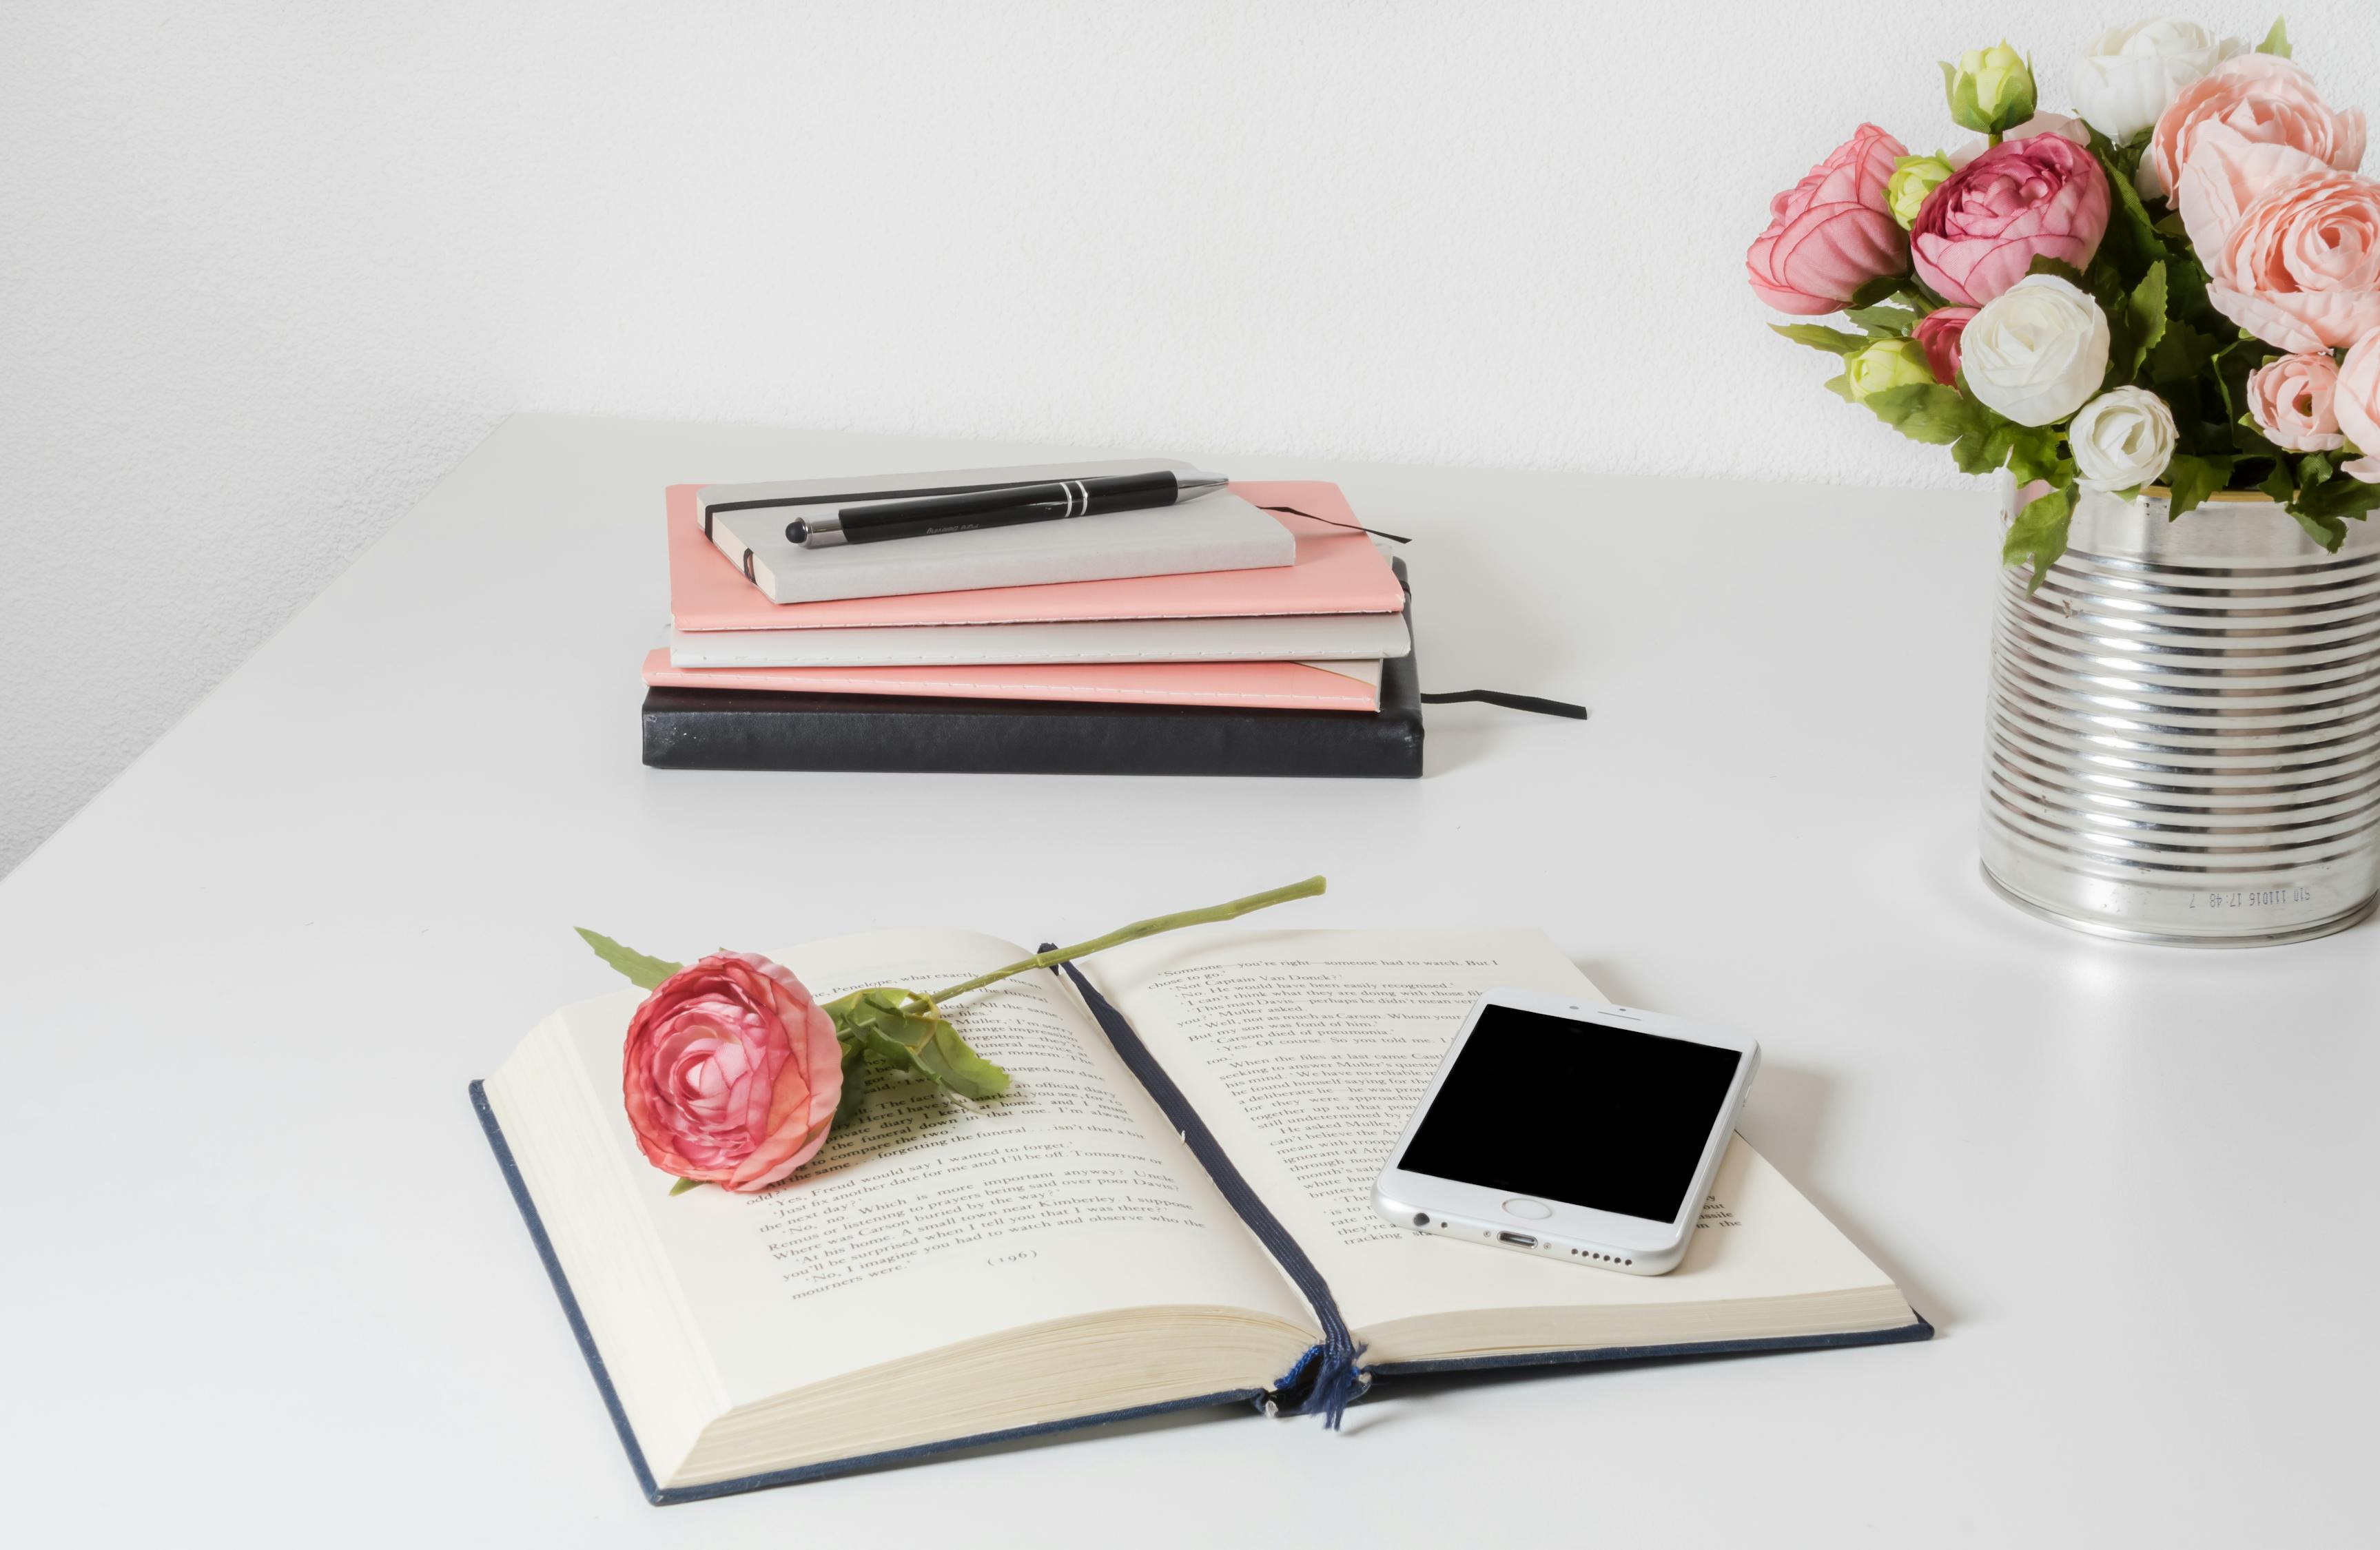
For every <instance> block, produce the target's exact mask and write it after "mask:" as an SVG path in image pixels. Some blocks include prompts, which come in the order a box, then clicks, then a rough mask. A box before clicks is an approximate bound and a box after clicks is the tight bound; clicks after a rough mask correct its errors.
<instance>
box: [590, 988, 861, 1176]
mask: <svg viewBox="0 0 2380 1550" xmlns="http://www.w3.org/2000/svg"><path fill="white" fill-rule="evenodd" d="M621 1069H622V1080H621V1086H622V1089H623V1092H624V1094H625V1097H626V1099H627V1108H628V1123H629V1125H630V1126H631V1127H632V1128H633V1129H634V1130H635V1131H636V1132H637V1145H638V1146H639V1147H641V1148H643V1150H644V1154H645V1156H646V1157H647V1158H648V1159H649V1160H650V1162H651V1163H652V1165H653V1166H654V1167H655V1168H659V1169H666V1170H668V1171H669V1172H672V1173H674V1174H676V1175H677V1176H678V1177H679V1178H681V1179H699V1180H703V1181H708V1182H710V1183H713V1184H718V1185H720V1186H722V1188H725V1189H729V1190H734V1191H737V1192H739V1193H749V1192H751V1191H754V1190H759V1189H763V1188H766V1187H767V1186H769V1185H771V1184H773V1183H775V1182H777V1181H779V1180H781V1179H783V1178H784V1177H785V1176H786V1175H787V1174H789V1173H791V1172H793V1171H794V1169H797V1168H799V1167H801V1166H802V1164H804V1163H806V1162H807V1161H809V1160H810V1157H811V1156H812V1155H813V1154H815V1153H816V1152H817V1151H818V1149H819V1148H820V1146H821V1145H823V1144H825V1142H826V1132H827V1130H828V1128H829V1127H830V1126H831V1125H832V1124H833V1122H834V1106H835V1105H836V1103H837V1102H839V1101H840V1100H841V1099H842V1097H843V1048H842V1047H841V1046H840V1045H838V1044H837V1043H836V1042H835V1037H834V1019H832V1018H831V1017H829V1016H828V1015H827V1014H826V1012H825V1011H823V1010H822V1009H820V1006H819V1004H818V1003H817V1002H816V1001H814V1000H812V999H810V993H809V992H808V991H807V990H805V989H803V988H802V982H801V981H800V980H797V979H795V977H794V976H793V975H790V974H787V973H786V972H785V971H784V970H783V968H780V967H779V966H778V965H776V964H774V963H771V962H769V960H767V959H765V958H761V957H759V956H757V955H755V954H752V953H748V952H722V953H715V954H713V955H712V956H710V957H709V958H706V959H704V960H702V962H700V963H696V964H693V965H691V966H689V967H687V968H684V969H681V970H679V971H678V972H677V973H676V974H674V975H670V977H669V978H667V979H665V980H663V981H662V983H661V984H660V985H658V986H656V987H654V988H653V993H652V994H651V995H650V996H648V997H646V998H645V1002H644V1005H642V1006H640V1007H638V1008H637V1015H636V1016H635V1018H633V1019H632V1020H631V1021H630V1022H629V1023H628V1037H627V1044H626V1047H625V1049H624V1050H623V1052H622V1057H621Z"/></svg>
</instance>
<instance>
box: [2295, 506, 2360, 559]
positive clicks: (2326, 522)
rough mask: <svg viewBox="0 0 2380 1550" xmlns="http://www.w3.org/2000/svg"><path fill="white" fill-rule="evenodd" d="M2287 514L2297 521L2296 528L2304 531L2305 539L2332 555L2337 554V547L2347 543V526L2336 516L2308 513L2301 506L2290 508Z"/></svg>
mask: <svg viewBox="0 0 2380 1550" xmlns="http://www.w3.org/2000/svg"><path fill="white" fill-rule="evenodd" d="M2289 515H2291V516H2294V517H2296V518H2297V519H2298V526H2299V527H2302V528H2304V529H2305V530H2306V537H2308V538H2310V539H2313V541H2314V542H2316V543H2318V544H2320V545H2322V547H2323V548H2325V549H2326V550H2328V551H2331V552H2332V553H2333V554H2336V553H2338V546H2339V545H2340V544H2343V543H2345V542H2346V541H2347V524H2346V523H2345V522H2344V521H2342V520H2340V519H2339V518H2338V517H2336V516H2332V515H2328V514H2327V513H2325V512H2310V511H2307V510H2306V509H2305V508H2304V507H2302V506H2291V507H2289Z"/></svg>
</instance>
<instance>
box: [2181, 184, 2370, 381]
mask: <svg viewBox="0 0 2380 1550" xmlns="http://www.w3.org/2000/svg"><path fill="white" fill-rule="evenodd" d="M2251 149H2252V150H2253V151H2271V150H2274V149H2276V148H2273V147H2267V146H2255V147H2252V148H2251ZM2287 154H2289V155H2295V154H2296V152H2288V153H2287ZM2213 160H2214V158H2213V157H2212V156H2211V155H2207V154H2202V155H2201V157H2200V159H2199V160H2198V161H2196V162H2192V163H2191V164H2190V166H2189V168H2188V169H2186V170H2185V171H2184V172H2183V174H2182V183H2183V186H2184V188H2185V190H2186V193H2185V198H2188V199H2190V200H2191V202H2192V209H2193V211H2194V212H2196V213H2197V214H2199V215H2200V216H2201V217H2202V218H2204V215H2205V210H2204V206H2203V205H2202V204H2201V203H2200V201H2199V200H2198V199H2197V193H2198V187H2199V185H2200V183H2201V181H2202V172H2201V168H2202V167H2203V166H2204V165H2205V164H2207V163H2211V162H2212V161H2213ZM2192 235H2193V236H2195V233H2193V234H2192ZM2199 257H2200V258H2201V259H2202V260H2204V261H2205V264H2206V276H2207V286H2206V299H2207V300H2208V301H2210V302H2212V303H2213V304H2214V306H2215V309H2216V311H2218V312H2220V313H2222V314H2223V315H2224V316H2225V317H2227V318H2228V319H2230V320H2231V321H2233V322H2235V323H2238V324H2239V325H2240V327H2241V328H2244V329H2246V330H2247V331H2248V332H2249V333H2253V334H2254V335H2255V336H2256V337H2257V338H2259V339H2262V340H2264V341H2265V343H2266V344H2269V345H2278V346H2280V347H2281V348H2282V349H2284V350H2292V351H2298V352H2309V351H2314V350H2329V349H2337V348H2339V347H2340V346H2343V345H2352V344H2354V343H2355V342H2356V341H2358V340H2360V339H2362V337H2363V336H2364V335H2365V334H2367V333H2371V332H2372V331H2373V330H2374V329H2375V328H2380V184H2374V183H2371V182H2367V181H2366V180H2365V179H2363V178H2361V177H2358V176H2355V175H2354V174H2352V173H2344V172H2322V173H2318V174H2313V175H2310V176H2301V177H2299V178H2298V179H2296V180H2295V181H2294V182H2283V183H2280V184H2277V186H2275V187H2273V188H2268V189H2266V190H2265V192H2264V193H2261V194H2258V195H2257V196H2256V197H2255V199H2254V200H2252V201H2251V202H2250V203H2249V204H2248V206H2247V207H2246V208H2245V209H2244V210H2242V211H2240V218H2239V220H2238V222H2237V223H2236V224H2233V225H2232V226H2231V228H2230V230H2229V231H2228V233H2227V234H2225V236H2223V239H2222V245H2221V246H2220V247H2219V248H2213V249H2211V250H2210V249H2207V248H2200V249H2199Z"/></svg>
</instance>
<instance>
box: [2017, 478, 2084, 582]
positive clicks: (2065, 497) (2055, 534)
mask: <svg viewBox="0 0 2380 1550" xmlns="http://www.w3.org/2000/svg"><path fill="white" fill-rule="evenodd" d="M2073 518H2074V487H2073V486H2072V485H2065V486H2061V487H2060V488H2058V489H2057V490H2051V491H2050V492H2049V493H2048V494H2046V495H2044V496H2042V497H2041V498H2040V499H2039V500H2037V501H2034V503H2032V504H2030V505H2028V506H2026V507H2025V508H2024V510H2022V511H2021V512H2019V513H2018V514H2017V517H2016V520H2015V521H2014V522H2012V523H2010V524H2009V533H2008V541H2007V542H2005V543H2003V544H2002V545H2001V546H2000V561H2001V563H2004V564H2010V565H2013V564H2017V563H2020V562H2023V561H2028V560H2029V561H2031V562H2032V563H2033V580H2032V581H2031V582H2030V583H2028V584H2027V585H2026V587H2025V590H2026V591H2028V592H2038V591H2040V590H2041V584H2042V583H2043V582H2045V581H2046V580H2048V579H2049V567H2050V566H2052V565H2054V564H2056V563H2058V556H2059V555H2061V554H2063V553H2065V552H2066V531H2067V528H2068V527H2070V526H2071V525H2072V522H2073Z"/></svg>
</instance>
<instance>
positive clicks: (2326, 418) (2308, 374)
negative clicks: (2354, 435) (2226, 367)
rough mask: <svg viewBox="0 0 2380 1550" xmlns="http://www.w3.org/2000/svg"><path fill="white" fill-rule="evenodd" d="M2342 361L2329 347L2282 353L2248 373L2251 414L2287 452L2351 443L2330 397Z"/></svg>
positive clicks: (2329, 448)
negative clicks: (2312, 351)
mask: <svg viewBox="0 0 2380 1550" xmlns="http://www.w3.org/2000/svg"><path fill="white" fill-rule="evenodd" d="M2337 394H2338V362H2337V361H2335V360H2333V359H2331V358H2330V354H2329V352H2328V351H2323V352H2320V353H2317V354H2313V355H2296V356H2283V357H2281V358H2280V359H2278V360H2268V361H2266V362H2265V364H2264V365H2262V366H2259V367H2258V368H2256V369H2255V370H2253V371H2252V372H2250V373H2249V374H2248V415H2249V418H2252V419H2253V420H2254V421H2255V422H2256V429H2257V430H2261V431H2263V432H2264V433H2265V435H2267V436H2269V437H2271V438H2272V441H2273V444H2274V445H2275V446H2277V447H2280V448H2282V449H2283V450H2285V451H2288V452H2337V451H2338V449H2339V448H2340V447H2342V446H2345V445H2346V444H2347V438H2346V437H2345V436H2344V435H2342V434H2340V432H2339V429H2338V408H2337V407H2336V406H2334V404H2333V403H2332V399H2333V398H2334V397H2336V396H2337Z"/></svg>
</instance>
